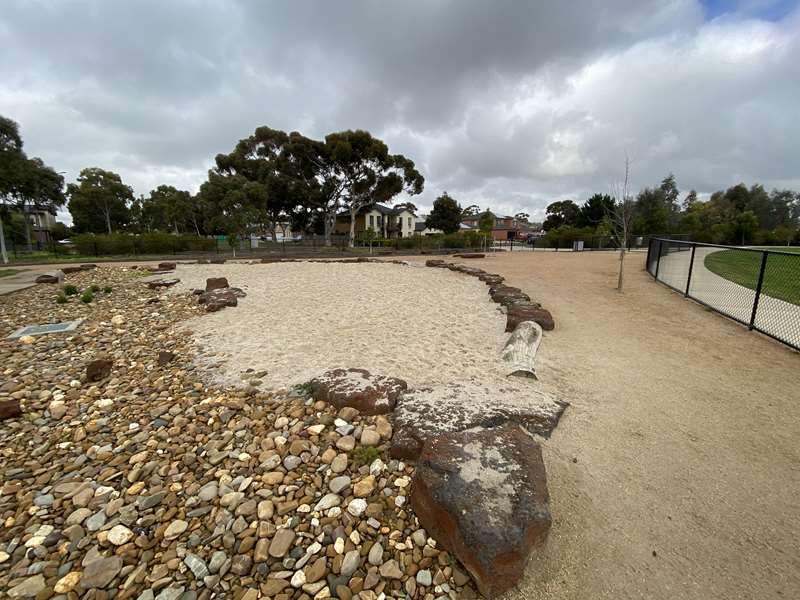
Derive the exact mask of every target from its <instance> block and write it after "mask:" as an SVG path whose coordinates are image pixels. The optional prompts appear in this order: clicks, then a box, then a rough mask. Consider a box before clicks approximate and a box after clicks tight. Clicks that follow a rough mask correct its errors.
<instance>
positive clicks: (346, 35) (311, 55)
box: [0, 0, 800, 214]
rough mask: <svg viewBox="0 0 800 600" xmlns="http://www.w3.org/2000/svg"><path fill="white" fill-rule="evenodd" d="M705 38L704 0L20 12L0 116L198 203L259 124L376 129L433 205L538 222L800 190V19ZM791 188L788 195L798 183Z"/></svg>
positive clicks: (63, 165) (83, 157) (4, 39)
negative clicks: (195, 196) (721, 195)
mask: <svg viewBox="0 0 800 600" xmlns="http://www.w3.org/2000/svg"><path fill="white" fill-rule="evenodd" d="M764 2H767V3H768V2H769V0H748V1H745V2H741V3H740V6H739V8H738V10H737V11H736V12H734V13H732V14H730V15H727V16H725V17H724V18H720V19H718V20H716V21H714V22H712V23H704V22H703V11H702V9H701V7H700V5H699V3H697V2H695V1H694V0H673V1H670V2H664V1H657V0H648V1H641V0H638V1H637V0H613V1H602V0H588V1H584V2H561V3H550V2H548V3H544V2H478V1H464V0H436V1H433V2H429V1H426V2H422V1H418V2H403V3H378V2H369V1H351V2H305V1H300V2H257V1H251V2H244V1H242V2H211V1H205V2H189V1H184V2H156V1H154V0H153V1H149V2H136V3H126V2H114V3H111V2H100V1H95V2H91V1H74V2H68V3H67V2H64V3H49V2H23V1H11V2H5V3H4V10H3V13H2V14H1V15H0V44H1V45H2V47H3V48H4V60H3V61H0V114H3V115H7V116H10V117H12V118H14V119H16V120H18V121H19V122H20V123H21V125H22V131H23V135H24V137H25V140H26V145H27V146H28V149H29V151H30V152H31V153H32V154H37V155H40V156H42V157H43V158H44V159H45V160H46V161H47V162H48V163H49V164H53V165H54V166H56V167H57V168H58V169H59V170H65V169H66V170H67V171H68V177H69V178H74V177H75V176H77V173H78V171H79V170H80V169H81V168H83V167H86V166H102V167H104V168H109V169H113V170H116V171H118V172H120V173H121V175H122V176H123V178H124V180H125V181H127V182H128V183H130V184H131V185H133V186H134V188H135V190H136V192H137V193H147V191H148V190H149V189H151V188H152V187H155V186H156V185H158V184H159V183H171V184H174V185H179V186H182V187H185V188H188V189H196V188H197V187H198V186H199V184H200V183H201V182H202V180H203V178H204V176H205V171H206V170H207V169H208V167H209V166H210V164H211V161H212V160H213V156H214V155H215V154H216V153H218V152H224V151H228V150H230V149H231V148H232V147H233V146H234V144H235V143H236V141H237V140H238V139H240V138H241V137H244V136H246V135H248V134H249V133H250V132H252V130H253V129H254V128H255V127H256V126H258V125H262V124H267V125H270V126H272V127H278V128H282V129H286V130H299V131H302V132H303V133H305V134H307V135H311V136H316V137H320V136H322V135H324V134H325V133H327V132H330V131H334V130H340V129H345V128H366V129H370V130H371V131H372V132H373V133H375V134H376V135H379V136H382V137H384V139H386V141H387V142H388V143H389V145H390V148H392V149H393V150H394V151H398V152H403V153H406V154H408V155H409V156H410V157H411V158H413V159H414V160H415V162H416V163H417V164H418V165H419V167H420V168H421V169H422V170H423V172H424V174H425V176H426V180H427V185H426V191H425V192H424V194H423V195H422V196H421V197H420V198H418V199H416V201H417V203H418V204H419V205H421V206H430V204H431V203H432V202H433V199H434V198H435V197H436V195H438V193H440V192H441V191H442V190H444V189H447V190H448V191H449V192H450V193H451V194H453V195H455V196H456V197H458V198H459V200H461V201H462V203H464V204H471V203H479V204H482V205H492V206H494V207H495V208H496V209H497V210H498V211H500V212H516V211H519V210H525V211H526V212H531V213H533V214H542V213H543V208H544V206H546V205H547V203H549V202H550V201H552V200H554V199H557V198H562V197H576V198H585V197H586V196H587V195H588V194H589V193H591V192H593V191H603V192H605V191H608V189H609V186H610V184H611V183H612V182H613V181H615V180H616V179H617V178H618V177H619V172H620V170H621V163H622V157H623V155H624V153H625V152H628V153H630V154H631V156H632V157H633V159H634V169H635V170H634V175H635V182H636V184H637V185H652V184H653V183H656V182H657V181H658V180H659V179H660V178H661V177H663V176H664V175H665V174H666V173H667V172H669V171H674V172H675V173H676V175H677V177H678V181H679V183H680V184H681V185H682V187H686V188H687V189H688V188H689V187H696V188H697V189H698V190H700V191H702V192H708V191H712V190H713V189H716V188H717V187H720V186H723V185H728V184H730V183H735V182H736V181H738V180H739V179H744V180H747V181H752V180H756V179H757V180H760V181H762V182H764V183H765V184H767V185H788V184H800V182H798V178H799V177H800V176H798V175H797V173H798V166H800V165H798V160H800V159H799V158H798V155H797V153H796V152H795V151H794V148H793V139H796V138H797V133H798V131H797V130H798V124H797V123H798V122H800V120H799V119H798V118H797V117H798V113H797V108H796V106H797V103H796V98H797V97H798V91H800V89H798V85H800V84H798V82H799V81H800V77H798V76H797V75H798V71H797V66H796V64H795V61H793V60H792V55H793V54H794V55H796V54H797V51H798V47H797V46H798V42H797V40H798V38H799V37H800V36H798V33H800V18H799V17H798V14H797V12H795V13H794V14H791V15H789V16H787V17H785V18H784V19H783V20H782V21H780V22H779V23H777V24H768V23H764V22H759V21H757V20H754V19H751V17H752V15H753V14H754V12H753V11H754V10H755V8H754V6H755V5H756V4H758V5H759V6H762V7H763V5H764V4H763V3H764ZM796 187H800V185H796Z"/></svg>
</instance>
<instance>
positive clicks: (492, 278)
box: [478, 273, 505, 286]
mask: <svg viewBox="0 0 800 600" xmlns="http://www.w3.org/2000/svg"><path fill="white" fill-rule="evenodd" d="M478 279H480V280H481V281H483V282H485V283H486V285H489V286H493V285H499V284H501V283H503V282H504V281H505V278H504V277H503V276H502V275H498V274H497V273H484V274H483V275H478Z"/></svg>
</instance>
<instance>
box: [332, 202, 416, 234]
mask: <svg viewBox="0 0 800 600" xmlns="http://www.w3.org/2000/svg"><path fill="white" fill-rule="evenodd" d="M415 222H416V218H415V216H414V213H413V212H411V210H409V209H408V207H406V206H405V205H403V204H401V205H399V206H398V207H397V208H391V207H388V206H384V205H382V204H374V205H372V206H370V207H367V208H364V209H362V210H361V211H359V213H358V214H357V215H356V237H358V235H359V234H361V233H364V232H365V231H367V230H368V229H372V230H373V231H374V232H375V233H376V234H377V235H378V236H379V237H383V238H397V237H411V236H412V235H414V230H415ZM335 232H336V233H338V234H349V233H350V213H349V212H342V213H339V214H338V215H336V229H335Z"/></svg>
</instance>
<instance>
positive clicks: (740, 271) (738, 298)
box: [689, 246, 761, 324]
mask: <svg viewBox="0 0 800 600" xmlns="http://www.w3.org/2000/svg"><path fill="white" fill-rule="evenodd" d="M760 260H761V253H760V252H753V251H751V250H742V249H737V248H732V249H725V248H716V247H705V246H698V247H697V248H696V249H695V257H694V268H693V269H692V282H691V285H690V286H689V296H690V297H691V298H694V299H696V300H699V301H700V302H703V303H705V304H708V305H709V306H711V307H712V308H714V309H716V310H718V311H719V312H721V313H722V314H724V315H727V316H729V317H732V318H734V319H736V320H737V321H741V322H742V323H745V324H749V323H750V317H751V316H752V314H753V304H754V303H755V301H756V292H755V289H756V285H757V284H758V272H759V270H760V268H761V263H760Z"/></svg>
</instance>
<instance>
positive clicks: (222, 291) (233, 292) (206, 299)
mask: <svg viewBox="0 0 800 600" xmlns="http://www.w3.org/2000/svg"><path fill="white" fill-rule="evenodd" d="M237 291H238V292H241V295H240V294H237ZM244 295H245V293H244V292H242V291H241V290H238V288H218V289H215V290H211V291H209V292H203V293H202V294H200V295H199V296H198V297H197V303H198V304H203V305H205V308H206V312H217V311H218V310H222V309H223V308H225V307H226V306H237V305H238V304H239V300H238V298H240V297H243V296H244Z"/></svg>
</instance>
